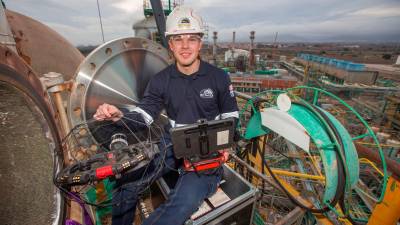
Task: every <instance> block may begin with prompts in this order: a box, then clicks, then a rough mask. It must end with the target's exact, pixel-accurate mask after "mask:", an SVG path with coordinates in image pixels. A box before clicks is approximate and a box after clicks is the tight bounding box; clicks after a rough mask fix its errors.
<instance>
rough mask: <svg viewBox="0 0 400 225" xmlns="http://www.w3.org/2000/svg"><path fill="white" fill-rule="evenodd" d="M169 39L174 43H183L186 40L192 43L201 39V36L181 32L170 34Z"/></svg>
mask: <svg viewBox="0 0 400 225" xmlns="http://www.w3.org/2000/svg"><path fill="white" fill-rule="evenodd" d="M170 40H171V41H172V43H173V44H174V45H183V43H185V42H187V43H188V44H189V45H194V44H198V43H199V42H200V41H201V37H200V35H195V34H182V35H175V36H172V37H171V39H170Z"/></svg>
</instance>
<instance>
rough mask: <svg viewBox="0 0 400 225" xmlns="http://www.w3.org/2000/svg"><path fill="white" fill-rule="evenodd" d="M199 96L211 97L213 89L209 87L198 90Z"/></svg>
mask: <svg viewBox="0 0 400 225" xmlns="http://www.w3.org/2000/svg"><path fill="white" fill-rule="evenodd" d="M200 97H201V98H213V97H214V92H213V90H211V88H207V89H203V90H201V91H200Z"/></svg>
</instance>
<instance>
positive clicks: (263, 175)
mask: <svg viewBox="0 0 400 225" xmlns="http://www.w3.org/2000/svg"><path fill="white" fill-rule="evenodd" d="M230 156H231V157H232V158H233V159H234V160H235V161H236V162H237V163H239V164H240V165H242V166H244V167H246V169H248V170H249V171H250V172H251V173H253V174H254V175H255V176H257V177H259V178H261V179H263V180H264V181H266V182H267V183H268V184H270V185H271V186H272V187H274V188H276V189H278V190H280V191H282V189H281V187H279V185H278V184H277V183H275V182H274V181H273V180H272V178H271V177H268V176H266V175H265V174H262V173H260V172H259V171H257V170H256V169H254V168H253V167H251V166H250V165H249V164H247V163H246V162H245V161H243V160H242V159H240V158H239V157H238V156H237V155H235V154H230Z"/></svg>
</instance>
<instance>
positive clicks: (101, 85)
mask: <svg viewBox="0 0 400 225" xmlns="http://www.w3.org/2000/svg"><path fill="white" fill-rule="evenodd" d="M170 62H172V60H171V58H170V56H169V55H168V51H167V50H166V49H165V48H164V47H162V46H161V45H159V44H157V43H154V42H152V41H150V40H148V39H143V38H121V39H117V40H113V41H110V42H107V43H105V44H103V45H101V46H100V47H98V48H97V49H95V50H94V51H93V52H92V53H91V54H90V55H88V56H87V58H86V59H85V60H84V61H83V62H82V63H81V65H80V66H79V69H78V71H77V73H76V75H75V78H74V81H75V82H74V85H73V86H72V90H71V96H70V100H69V103H68V116H69V119H70V122H71V125H72V127H74V126H76V125H78V124H82V123H86V122H87V121H88V120H90V119H91V118H92V117H93V114H94V113H95V111H96V109H97V107H98V106H99V105H101V104H103V103H108V104H113V105H115V106H117V107H120V108H131V107H132V106H133V105H135V104H136V103H137V102H138V101H139V100H140V99H141V98H142V96H143V93H144V91H145V88H146V86H147V83H148V81H149V80H150V78H151V77H152V76H153V75H155V74H156V73H158V72H159V71H161V70H162V69H164V68H165V67H166V66H167V65H168V64H169V63H170ZM82 129H83V130H81V131H80V132H79V134H78V135H79V137H78V138H79V139H80V140H82V141H81V144H83V145H84V146H86V147H92V148H95V143H97V141H96V140H95V139H96V138H93V137H95V135H93V133H92V132H90V131H89V130H88V129H89V128H88V127H85V128H82ZM88 131H89V132H88ZM99 142H100V141H99ZM92 150H94V149H92Z"/></svg>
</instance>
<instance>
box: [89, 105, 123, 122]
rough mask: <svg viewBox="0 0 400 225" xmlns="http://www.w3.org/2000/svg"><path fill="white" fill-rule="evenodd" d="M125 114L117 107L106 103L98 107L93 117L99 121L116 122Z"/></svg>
mask: <svg viewBox="0 0 400 225" xmlns="http://www.w3.org/2000/svg"><path fill="white" fill-rule="evenodd" d="M123 116H124V114H123V113H122V112H121V110H119V109H118V108H117V107H115V106H113V105H110V104H107V103H104V104H102V105H100V106H99V107H98V108H97V111H96V113H95V114H94V115H93V118H94V119H95V120H97V121H103V120H112V121H113V122H116V121H118V120H120V119H121V118H122V117H123Z"/></svg>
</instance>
